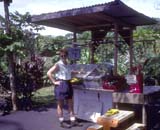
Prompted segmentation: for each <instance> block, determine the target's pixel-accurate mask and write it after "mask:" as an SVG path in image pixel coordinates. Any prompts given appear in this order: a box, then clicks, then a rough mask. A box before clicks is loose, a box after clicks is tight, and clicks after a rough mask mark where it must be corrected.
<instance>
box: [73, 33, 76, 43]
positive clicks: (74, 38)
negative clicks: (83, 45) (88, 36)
mask: <svg viewBox="0 0 160 130" xmlns="http://www.w3.org/2000/svg"><path fill="white" fill-rule="evenodd" d="M73 42H77V33H76V32H73Z"/></svg>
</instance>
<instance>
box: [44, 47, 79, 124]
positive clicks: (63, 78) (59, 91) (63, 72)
mask: <svg viewBox="0 0 160 130" xmlns="http://www.w3.org/2000/svg"><path fill="white" fill-rule="evenodd" d="M59 56H60V60H59V61H58V62H57V63H55V65H54V66H53V67H51V68H50V69H49V70H48V72H47V76H48V77H49V79H50V80H51V82H52V83H53V84H54V86H55V88H54V93H55V97H56V99H57V114H58V117H59V121H60V125H61V127H71V126H73V125H75V123H76V124H77V122H76V118H75V115H74V112H73V100H72V97H73V89H72V87H71V85H70V82H69V80H70V79H71V69H70V68H69V66H68V63H67V56H68V52H67V50H66V49H61V50H60V52H59ZM64 100H67V103H68V110H69V114H70V121H71V123H70V124H65V123H64V117H63V103H64Z"/></svg>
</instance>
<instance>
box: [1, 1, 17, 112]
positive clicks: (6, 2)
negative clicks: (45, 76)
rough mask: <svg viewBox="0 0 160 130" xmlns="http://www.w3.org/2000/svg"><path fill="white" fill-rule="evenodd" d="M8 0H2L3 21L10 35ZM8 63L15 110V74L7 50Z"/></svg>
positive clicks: (10, 54)
mask: <svg viewBox="0 0 160 130" xmlns="http://www.w3.org/2000/svg"><path fill="white" fill-rule="evenodd" d="M9 3H10V1H9V0H4V11H5V22H6V33H7V34H8V35H10V33H11V30H10V22H9V9H8V6H9ZM7 58H8V63H9V68H8V70H9V79H10V88H11V93H12V95H11V100H12V109H13V110H14V111H16V110H17V109H18V107H17V103H16V102H17V101H16V100H17V98H16V97H17V96H16V87H15V76H14V57H13V53H12V52H9V53H7Z"/></svg>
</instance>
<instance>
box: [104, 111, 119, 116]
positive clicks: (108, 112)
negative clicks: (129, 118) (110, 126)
mask: <svg viewBox="0 0 160 130" xmlns="http://www.w3.org/2000/svg"><path fill="white" fill-rule="evenodd" d="M117 113H119V110H118V109H109V110H108V111H107V112H106V113H105V115H106V116H112V115H114V114H117Z"/></svg>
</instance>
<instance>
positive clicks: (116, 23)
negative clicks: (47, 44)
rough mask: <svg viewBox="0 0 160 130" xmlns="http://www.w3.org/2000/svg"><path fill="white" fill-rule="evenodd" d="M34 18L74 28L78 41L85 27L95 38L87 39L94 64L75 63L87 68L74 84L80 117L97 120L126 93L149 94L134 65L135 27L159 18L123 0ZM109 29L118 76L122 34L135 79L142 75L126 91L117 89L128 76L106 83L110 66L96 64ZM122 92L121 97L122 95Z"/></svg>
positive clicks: (110, 78)
mask: <svg viewBox="0 0 160 130" xmlns="http://www.w3.org/2000/svg"><path fill="white" fill-rule="evenodd" d="M30 20H31V22H32V23H35V24H39V25H46V26H50V27H55V28H59V29H64V30H67V31H71V32H73V41H74V42H76V41H77V37H76V34H77V33H81V32H85V31H90V32H91V39H90V41H89V42H88V43H87V45H89V49H90V54H91V56H90V64H89V65H77V64H73V65H72V68H74V69H75V70H78V71H81V69H82V70H83V72H85V73H82V74H81V75H77V77H78V78H81V79H83V84H81V85H75V86H73V87H74V102H75V104H74V110H75V112H76V114H77V116H78V117H79V118H82V119H85V120H89V121H93V122H95V121H96V119H97V117H98V116H100V115H102V114H104V113H105V112H106V111H107V110H108V109H109V108H112V107H113V102H114V103H118V102H119V101H120V100H121V98H123V96H124V95H126V94H128V96H127V97H125V98H130V97H132V96H131V95H132V92H133V95H135V96H133V98H132V99H131V101H132V102H134V100H138V99H135V98H134V97H137V96H138V98H141V96H142V97H143V98H142V100H143V101H144V98H145V97H146V95H145V94H144V95H143V92H142V86H141V84H142V82H141V80H142V77H141V74H140V73H139V72H138V71H137V70H136V71H137V72H136V71H135V70H132V68H134V67H133V43H134V41H133V31H134V30H135V29H136V27H137V26H141V25H153V24H156V23H157V22H156V21H155V20H154V19H152V18H150V17H148V16H146V15H144V14H142V13H139V12H137V11H135V10H134V9H132V8H130V7H128V6H127V5H125V4H124V3H123V2H122V1H120V0H114V1H112V2H108V3H105V4H99V5H94V6H89V7H82V8H75V9H70V10H65V11H59V12H53V13H46V14H40V15H33V16H31V19H30ZM108 32H112V33H113V44H114V50H113V53H114V57H113V59H114V65H113V68H112V69H113V74H114V76H117V59H118V43H119V36H120V37H121V39H123V43H124V44H127V45H128V52H129V70H130V72H131V71H134V72H135V74H134V75H133V79H134V78H138V80H137V81H138V82H136V83H135V82H134V80H131V82H130V83H129V84H128V85H129V86H130V88H131V89H130V90H127V91H123V93H122V91H119V92H118V93H116V92H115V91H117V90H118V89H119V88H120V89H122V90H123V87H122V88H121V87H120V86H119V85H121V84H119V82H117V81H120V83H122V81H124V79H125V78H124V77H107V76H106V77H107V78H105V80H104V81H105V82H103V83H102V79H103V76H104V75H105V74H106V70H105V71H103V69H99V67H100V66H99V65H96V64H95V65H93V64H94V53H95V50H96V48H97V47H98V46H99V44H101V43H104V41H105V36H106V35H107V33H108ZM73 63H75V62H73ZM135 69H136V68H135ZM130 77H132V76H128V79H130ZM131 79H132V78H131ZM113 81H114V82H113ZM115 81H116V82H115ZM123 83H124V82H123ZM117 84H118V85H117ZM124 85H126V84H124ZM117 88H118V89H117ZM158 91H160V90H158ZM153 93H154V92H153ZM119 94H120V97H118V95H119ZM153 95H154V94H153ZM153 95H152V96H153ZM147 96H148V95H147ZM152 96H151V97H152ZM117 97H118V98H117ZM115 99H117V100H115ZM124 101H126V100H124ZM144 102H145V101H144ZM145 103H146V102H145ZM143 122H144V120H143ZM144 123H145V122H144Z"/></svg>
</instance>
